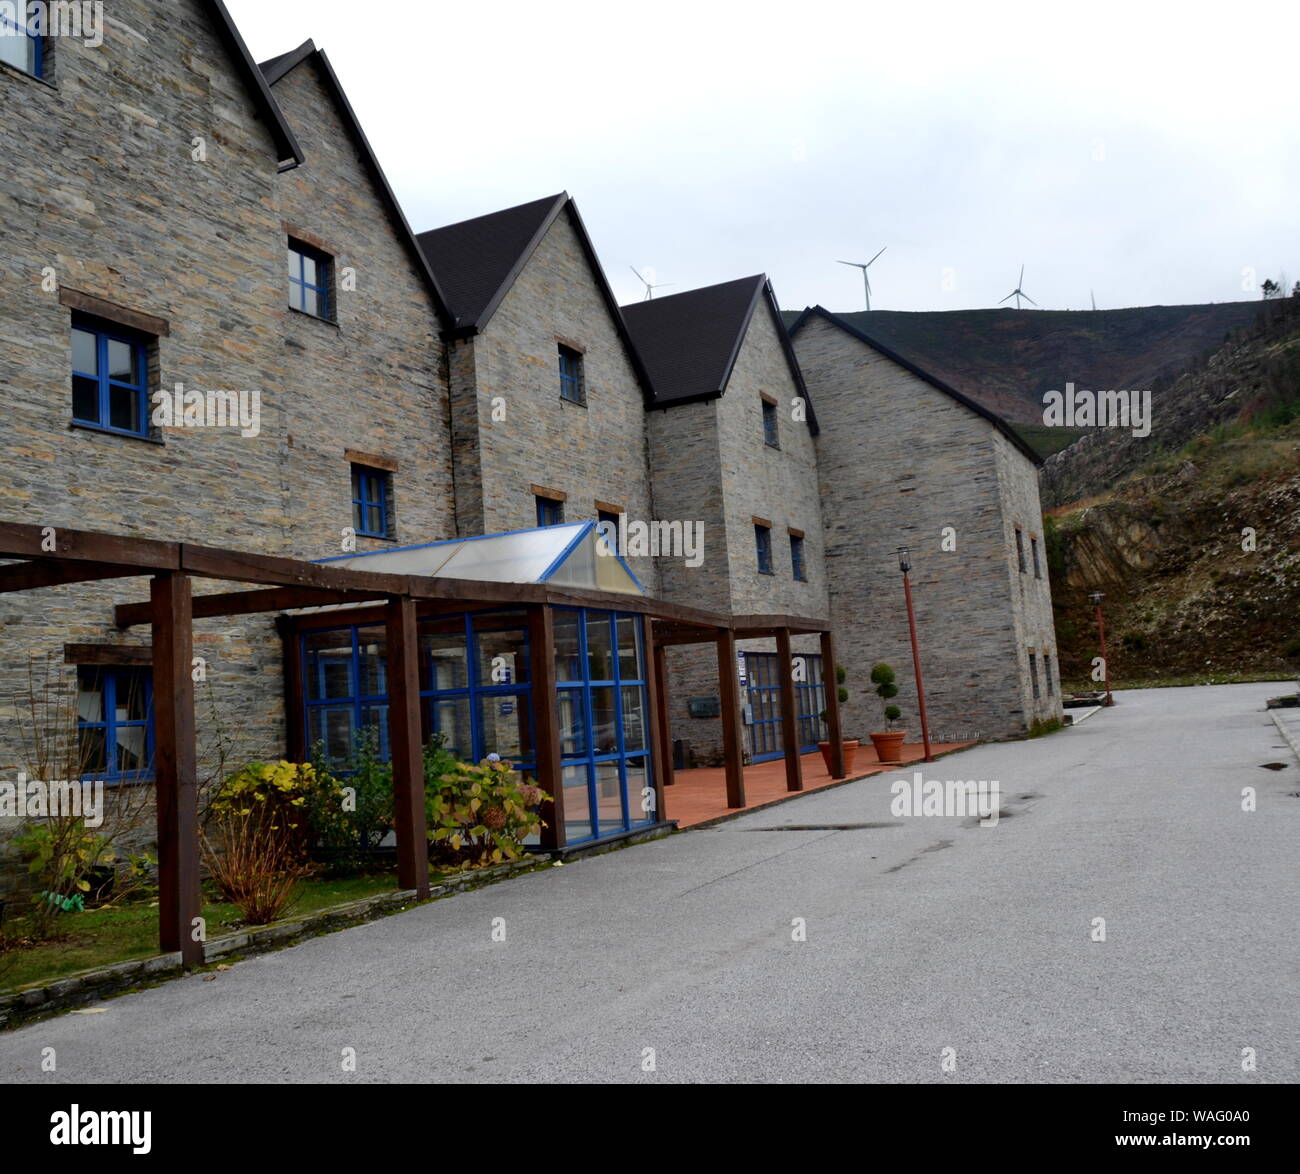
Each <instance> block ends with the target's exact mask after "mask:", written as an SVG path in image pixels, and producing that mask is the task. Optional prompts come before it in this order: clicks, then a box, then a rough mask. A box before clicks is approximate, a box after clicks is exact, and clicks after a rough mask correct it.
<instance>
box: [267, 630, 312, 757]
mask: <svg viewBox="0 0 1300 1174" xmlns="http://www.w3.org/2000/svg"><path fill="white" fill-rule="evenodd" d="M275 629H276V631H277V632H278V633H279V635H280V663H281V665H282V672H281V677H282V678H283V681H284V716H285V738H286V741H287V742H288V744H289V745H288V751H289V761H290V762H306V761H307V760H308V759H309V758H310V757H311V746H310V744H309V739H310V735H309V733H308V730H307V716H306V714H305V713H304V712H303V711H304V708H305V707H304V702H305V700H306V699H305V698H304V696H303V675H302V641H301V640H300V639H299V636H298V629H297V628H296V627H294V624H293V620H292V618H291V617H290V616H276V618H275Z"/></svg>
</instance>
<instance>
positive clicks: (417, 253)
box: [258, 40, 451, 325]
mask: <svg viewBox="0 0 1300 1174" xmlns="http://www.w3.org/2000/svg"><path fill="white" fill-rule="evenodd" d="M309 59H310V60H313V61H314V63H315V65H316V68H317V70H318V72H319V74H320V77H321V79H322V80H323V81H324V83H325V88H326V89H327V90H328V91H329V93H330V95H331V96H332V97H333V99H334V104H335V106H336V107H337V108H338V112H339V115H340V117H341V118H342V119H343V124H344V125H345V126H346V127H347V128H348V133H349V134H350V135H351V136H352V141H353V143H354V145H355V146H356V149H357V153H358V154H359V155H360V156H361V161H362V163H363V165H364V166H365V168H366V171H367V173H368V174H369V176H370V181H371V183H373V184H374V186H375V189H376V191H378V193H379V197H380V199H381V200H382V201H383V203H384V205H385V207H386V208H387V209H388V217H389V220H390V222H391V223H392V226H393V230H394V231H395V232H396V233H397V238H398V240H399V241H401V242H402V244H403V245H404V246H405V248H406V250H407V252H408V253H409V254H410V257H411V263H412V264H413V265H414V266H415V269H416V272H417V273H419V275H420V277H421V279H422V280H423V281H424V283H425V285H426V286H427V287H428V289H429V294H430V296H431V297H432V298H433V304H434V306H435V307H436V308H437V312H438V316H439V318H440V319H441V320H442V322H443V324H444V325H446V324H447V323H449V322H450V321H451V314H450V312H449V310H448V309H447V301H446V299H445V298H444V297H443V293H442V289H441V288H440V287H439V285H438V279H437V278H436V277H435V276H434V273H433V270H432V269H430V268H429V262H428V261H427V260H426V259H425V256H424V253H423V251H422V250H421V249H420V246H419V245H418V244H417V243H416V240H415V234H414V233H413V232H412V231H411V226H410V224H409V223H408V222H407V219H406V215H405V213H404V212H403V211H402V207H401V205H400V204H399V203H398V202H397V197H396V196H395V195H394V194H393V189H392V187H391V186H390V185H389V182H388V177H387V176H386V175H385V174H384V169H383V168H382V167H380V166H379V160H378V159H377V158H376V157H375V152H374V150H373V148H372V147H371V146H370V140H369V139H367V138H366V132H365V131H363V130H362V129H361V123H360V122H359V121H358V119H357V116H356V113H355V111H353V109H352V104H351V103H350V102H349V101H348V96H347V94H345V93H344V92H343V87H342V85H340V84H339V79H338V75H337V74H335V72H334V67H333V66H332V65H330V60H329V58H328V57H327V56H326V55H325V50H324V49H317V48H316V45H315V43H314V42H312V41H311V40H306V41H304V42H303V43H302V44H301V45H299V46H298V48H296V49H292V50H290V51H289V52H288V53H281V54H280V56H278V57H272V58H271V59H270V60H269V61H263V62H262V64H261V65H260V66H258V71H259V72H258V76H259V77H263V78H264V79H265V84H268V85H271V86H274V85H275V84H276V83H277V82H279V81H281V80H283V78H285V77H286V76H287V75H288V74H289V73H291V72H292V71H293V70H294V69H295V68H297V67H298V66H299V65H301V64H302V63H303V62H304V61H307V60H309ZM277 109H278V107H277Z"/></svg>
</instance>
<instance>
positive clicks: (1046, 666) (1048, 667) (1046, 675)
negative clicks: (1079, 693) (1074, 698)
mask: <svg viewBox="0 0 1300 1174" xmlns="http://www.w3.org/2000/svg"><path fill="white" fill-rule="evenodd" d="M1043 680H1044V681H1045V682H1046V683H1047V695H1048V696H1049V697H1051V696H1052V694H1053V693H1055V691H1056V690H1055V688H1054V687H1053V685H1052V656H1051V653H1048V652H1044V653H1043Z"/></svg>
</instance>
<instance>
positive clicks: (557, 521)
mask: <svg viewBox="0 0 1300 1174" xmlns="http://www.w3.org/2000/svg"><path fill="white" fill-rule="evenodd" d="M535 500H536V502H537V524H538V525H539V526H559V525H561V524H562V523H563V521H564V502H562V501H556V500H555V499H554V498H551V497H537V498H535Z"/></svg>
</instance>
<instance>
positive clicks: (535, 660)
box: [528, 603, 566, 851]
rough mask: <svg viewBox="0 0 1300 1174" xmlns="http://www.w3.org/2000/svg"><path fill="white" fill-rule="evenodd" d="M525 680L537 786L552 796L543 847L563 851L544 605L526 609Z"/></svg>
mask: <svg viewBox="0 0 1300 1174" xmlns="http://www.w3.org/2000/svg"><path fill="white" fill-rule="evenodd" d="M528 678H529V680H530V681H531V682H532V690H531V691H532V699H533V724H534V725H533V728H534V731H535V734H534V736H535V737H536V739H537V785H538V786H539V787H541V789H542V790H543V791H545V792H546V793H547V794H548V795H550V796H551V806H550V808H549V810H548V809H543V812H542V818H543V819H544V820H545V822H546V827H544V828H542V847H543V848H546V849H549V850H552V851H554V850H555V849H557V848H563V847H564V845H565V842H566V838H565V834H564V775H563V772H562V770H561V768H560V723H559V709H558V705H557V698H556V694H555V613H554V612H552V611H551V609H550V608H549V607H547V606H546V605H545V604H540V603H534V604H530V605H529V607H528Z"/></svg>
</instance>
